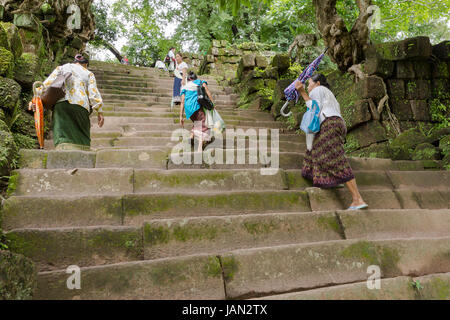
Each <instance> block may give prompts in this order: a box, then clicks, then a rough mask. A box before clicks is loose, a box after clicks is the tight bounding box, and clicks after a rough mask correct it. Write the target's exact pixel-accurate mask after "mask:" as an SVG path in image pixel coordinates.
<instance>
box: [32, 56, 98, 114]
mask: <svg viewBox="0 0 450 320" xmlns="http://www.w3.org/2000/svg"><path fill="white" fill-rule="evenodd" d="M68 72H70V73H72V76H71V77H70V78H69V79H67V80H66V96H65V97H64V98H62V99H61V100H59V101H65V100H67V101H68V102H69V103H70V104H78V105H80V106H82V107H83V108H85V109H86V110H87V111H90V110H89V106H90V105H91V106H92V109H93V110H95V111H97V112H102V110H103V100H102V96H101V95H100V92H99V91H98V88H97V81H96V80H95V76H94V74H93V73H92V72H91V71H89V70H88V69H86V68H85V67H83V66H82V65H80V64H78V63H67V64H65V65H62V66H59V67H57V68H56V69H55V70H53V72H52V73H51V74H50V76H49V77H48V78H47V79H46V80H45V81H44V89H46V88H47V87H49V86H50V85H51V84H52V83H53V81H55V80H56V78H57V77H58V75H60V74H65V73H68ZM38 90H39V93H41V92H42V87H41V88H39V89H38ZM59 101H58V102H59Z"/></svg>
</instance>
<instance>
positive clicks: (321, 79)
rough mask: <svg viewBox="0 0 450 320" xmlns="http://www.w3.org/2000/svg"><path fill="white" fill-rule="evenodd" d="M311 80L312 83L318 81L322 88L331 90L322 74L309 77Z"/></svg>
mask: <svg viewBox="0 0 450 320" xmlns="http://www.w3.org/2000/svg"><path fill="white" fill-rule="evenodd" d="M311 80H312V81H314V82H317V81H319V82H320V85H321V86H324V87H326V88H328V89H329V90H331V87H330V85H329V84H328V82H327V78H326V77H325V76H324V75H323V74H321V73H316V74H314V75H313V76H312V77H311Z"/></svg>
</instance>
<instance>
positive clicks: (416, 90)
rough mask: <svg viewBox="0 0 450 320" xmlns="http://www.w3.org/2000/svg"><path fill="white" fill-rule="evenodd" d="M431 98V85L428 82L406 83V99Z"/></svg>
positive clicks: (413, 81) (420, 80) (414, 81)
mask: <svg viewBox="0 0 450 320" xmlns="http://www.w3.org/2000/svg"><path fill="white" fill-rule="evenodd" d="M430 97H431V84H430V81H429V80H422V79H417V80H412V81H408V82H407V83H406V98H407V99H411V100H412V99H416V100H422V99H428V98H430Z"/></svg>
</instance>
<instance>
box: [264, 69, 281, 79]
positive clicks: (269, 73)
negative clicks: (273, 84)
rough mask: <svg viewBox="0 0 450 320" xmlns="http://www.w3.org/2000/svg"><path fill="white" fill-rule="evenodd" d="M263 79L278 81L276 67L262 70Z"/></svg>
mask: <svg viewBox="0 0 450 320" xmlns="http://www.w3.org/2000/svg"><path fill="white" fill-rule="evenodd" d="M264 78H269V79H275V80H276V79H278V68H276V67H268V68H266V70H264Z"/></svg>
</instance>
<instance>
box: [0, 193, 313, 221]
mask: <svg viewBox="0 0 450 320" xmlns="http://www.w3.org/2000/svg"><path fill="white" fill-rule="evenodd" d="M283 211H284V212H308V211H310V207H309V201H308V196H307V193H306V192H302V191H281V190H273V191H267V190H264V191H232V192H229V191H222V192H217V191H214V192H213V191H208V192H202V193H201V194H199V193H198V192H190V193H188V192H164V193H163V192H158V193H146V194H125V195H122V196H120V195H87V196H79V195H74V196H69V195H66V196H12V197H10V198H8V199H6V200H4V201H3V214H2V215H3V217H2V219H3V221H2V227H3V228H4V230H11V229H18V228H53V227H73V226H77V227H80V226H96V225H113V226H114V225H139V224H141V223H143V222H146V221H150V220H153V219H161V218H177V217H192V216H211V215H214V216H223V215H233V214H242V213H265V212H267V213H269V212H283Z"/></svg>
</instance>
